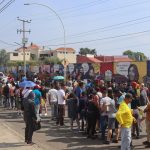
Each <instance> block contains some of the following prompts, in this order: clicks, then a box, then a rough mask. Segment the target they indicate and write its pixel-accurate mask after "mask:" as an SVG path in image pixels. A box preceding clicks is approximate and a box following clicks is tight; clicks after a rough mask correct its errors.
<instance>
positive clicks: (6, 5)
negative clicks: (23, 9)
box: [0, 0, 15, 13]
mask: <svg viewBox="0 0 150 150" xmlns="http://www.w3.org/2000/svg"><path fill="white" fill-rule="evenodd" d="M14 1H15V0H10V1H9V2H8V3H7V4H5V5H4V6H3V7H2V8H1V9H0V13H2V12H3V11H4V10H5V9H6V8H8V7H9V6H10V5H11V4H12V3H13V2H14Z"/></svg>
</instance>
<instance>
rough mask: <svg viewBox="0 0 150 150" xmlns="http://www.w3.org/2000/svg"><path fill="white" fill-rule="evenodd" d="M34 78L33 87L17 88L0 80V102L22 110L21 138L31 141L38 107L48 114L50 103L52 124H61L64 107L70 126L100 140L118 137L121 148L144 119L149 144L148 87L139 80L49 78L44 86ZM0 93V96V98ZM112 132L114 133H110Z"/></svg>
mask: <svg viewBox="0 0 150 150" xmlns="http://www.w3.org/2000/svg"><path fill="white" fill-rule="evenodd" d="M41 84H42V82H36V86H34V87H32V88H31V87H26V88H20V87H19V86H18V84H15V83H14V82H11V83H8V82H7V83H6V84H4V83H2V82H1V83H0V92H1V104H2V105H3V106H4V107H5V108H8V109H16V110H17V113H18V115H22V114H24V120H25V124H26V128H25V142H27V144H31V143H32V136H33V132H34V130H35V129H34V125H35V123H37V122H38V121H40V120H41V114H42V110H43V108H44V110H45V114H44V115H45V116H47V115H48V110H47V105H48V104H49V105H50V107H51V109H50V110H51V113H50V114H51V120H52V121H55V122H56V126H58V127H61V126H64V125H65V124H64V116H65V112H66V110H67V112H68V117H69V119H70V130H71V132H74V121H76V124H77V129H76V131H77V132H79V133H80V132H83V133H85V134H86V136H87V138H91V139H95V138H97V137H100V138H101V140H102V141H103V143H104V144H111V142H113V143H118V142H119V139H120V137H121V150H130V148H131V146H132V140H133V139H134V138H136V139H139V138H140V133H141V132H142V130H143V121H144V120H145V125H146V133H147V140H146V141H144V142H143V144H144V145H145V147H148V148H149V147H150V89H148V88H147V87H146V86H145V85H144V84H143V83H142V84H138V83H136V82H131V83H121V84H117V83H111V82H109V83H107V82H104V81H103V80H101V81H100V82H99V84H96V83H94V81H91V80H88V82H87V83H86V84H85V83H84V82H83V81H71V80H70V81H67V82H66V83H64V82H53V83H51V84H50V87H44V86H42V85H41ZM2 97H3V98H2ZM114 134H115V136H114Z"/></svg>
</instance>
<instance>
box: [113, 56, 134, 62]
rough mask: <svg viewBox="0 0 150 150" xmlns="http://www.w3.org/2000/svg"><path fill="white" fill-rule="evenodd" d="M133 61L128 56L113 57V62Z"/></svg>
mask: <svg viewBox="0 0 150 150" xmlns="http://www.w3.org/2000/svg"><path fill="white" fill-rule="evenodd" d="M131 61H133V60H132V59H130V58H129V57H128V56H114V62H131Z"/></svg>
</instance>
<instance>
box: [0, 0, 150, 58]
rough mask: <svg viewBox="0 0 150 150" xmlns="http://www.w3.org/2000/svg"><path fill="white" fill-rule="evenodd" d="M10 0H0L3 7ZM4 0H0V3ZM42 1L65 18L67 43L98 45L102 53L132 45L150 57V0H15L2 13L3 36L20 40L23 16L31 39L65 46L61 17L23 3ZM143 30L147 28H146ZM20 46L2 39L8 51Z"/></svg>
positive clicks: (114, 52)
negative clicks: (19, 30)
mask: <svg viewBox="0 0 150 150" xmlns="http://www.w3.org/2000/svg"><path fill="white" fill-rule="evenodd" d="M8 1H9V0H5V2H3V3H2V4H0V8H2V6H4V4H6V3H7V2H8ZM1 2H2V0H0V3H1ZM29 2H30V3H41V4H44V5H48V6H49V7H51V8H52V9H54V10H55V11H56V12H57V14H59V16H60V18H61V19H62V21H63V24H64V26H65V30H66V43H67V47H72V48H74V49H76V51H79V49H80V48H85V47H88V48H91V49H94V48H95V49H96V50H97V52H98V54H102V55H121V54H122V52H123V51H125V50H128V49H131V50H133V51H140V52H143V53H145V54H146V55H147V56H148V57H150V0H15V2H14V3H12V4H11V5H10V6H9V7H8V8H7V9H5V10H4V11H3V12H1V13H0V19H1V21H0V40H2V41H4V42H7V43H9V44H14V42H17V43H21V38H22V35H21V34H17V29H20V28H22V23H21V22H19V21H17V17H18V16H19V17H20V18H21V19H28V20H30V19H31V20H32V22H31V23H30V24H27V25H26V29H27V30H29V29H30V30H31V33H30V34H28V33H26V36H27V37H28V39H29V42H28V43H31V42H33V43H36V44H37V45H39V46H45V47H46V48H51V49H55V48H58V47H62V44H63V29H62V25H61V23H60V20H59V19H58V18H57V16H56V15H55V14H54V13H53V12H52V11H51V10H49V9H47V8H45V7H42V6H37V5H31V6H24V3H29ZM143 31H144V32H143ZM17 47H18V46H11V45H7V44H4V43H2V42H0V48H5V49H7V50H9V51H12V50H14V49H16V48H17Z"/></svg>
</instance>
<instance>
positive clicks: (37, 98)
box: [33, 89, 42, 105]
mask: <svg viewBox="0 0 150 150" xmlns="http://www.w3.org/2000/svg"><path fill="white" fill-rule="evenodd" d="M33 93H34V94H35V98H34V104H35V105H39V104H40V98H41V97H42V94H41V92H40V91H39V90H38V89H35V90H33Z"/></svg>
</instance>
